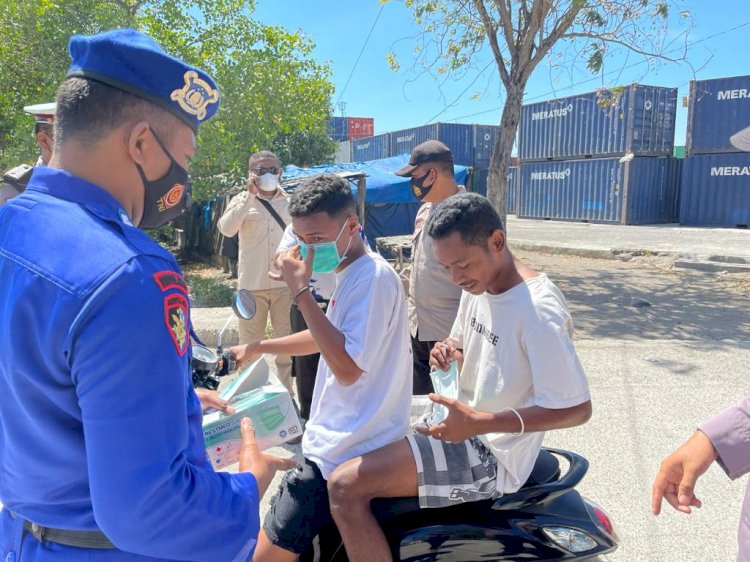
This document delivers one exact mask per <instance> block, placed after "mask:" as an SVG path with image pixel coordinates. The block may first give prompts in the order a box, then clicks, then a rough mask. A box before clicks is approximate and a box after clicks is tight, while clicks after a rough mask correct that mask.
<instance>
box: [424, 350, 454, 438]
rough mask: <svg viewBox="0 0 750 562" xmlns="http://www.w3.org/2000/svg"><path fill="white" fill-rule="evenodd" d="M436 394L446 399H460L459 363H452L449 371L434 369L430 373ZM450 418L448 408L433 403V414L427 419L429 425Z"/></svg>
mask: <svg viewBox="0 0 750 562" xmlns="http://www.w3.org/2000/svg"><path fill="white" fill-rule="evenodd" d="M430 378H431V379H432V386H433V387H434V389H435V394H439V395H441V396H445V397H446V398H458V361H452V362H451V364H450V366H449V367H448V370H447V371H443V370H441V369H432V370H431V371H430ZM447 417H448V408H446V407H445V406H443V405H442V404H435V403H434V402H432V414H431V415H430V416H429V418H427V423H428V424H429V425H434V424H436V423H440V422H441V421H443V420H444V419H445V418H447Z"/></svg>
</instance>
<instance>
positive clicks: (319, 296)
mask: <svg viewBox="0 0 750 562" xmlns="http://www.w3.org/2000/svg"><path fill="white" fill-rule="evenodd" d="M296 245H297V237H296V236H295V235H294V231H293V230H292V225H291V224H288V225H287V226H286V228H285V229H284V236H282V237H281V242H279V247H278V248H276V254H277V255H278V254H279V253H280V252H283V251H285V250H288V249H289V248H294V247H295V246H296ZM310 286H311V287H312V293H313V296H314V297H315V300H317V301H320V300H324V301H327V300H330V299H331V295H332V294H333V290H334V289H335V288H336V274H335V273H313V276H312V277H311V278H310Z"/></svg>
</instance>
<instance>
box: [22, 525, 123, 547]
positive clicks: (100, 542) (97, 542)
mask: <svg viewBox="0 0 750 562" xmlns="http://www.w3.org/2000/svg"><path fill="white" fill-rule="evenodd" d="M23 528H24V529H26V530H27V531H28V532H29V533H31V534H32V535H33V536H34V537H35V538H36V539H37V540H38V541H39V542H42V543H43V542H54V543H57V544H64V545H65V546H75V547H78V548H117V547H116V546H115V545H113V544H112V542H111V541H110V540H109V539H108V538H107V537H106V536H105V535H104V533H102V532H101V531H63V530H61V529H51V528H49V527H42V526H41V525H37V524H36V523H32V522H31V521H26V520H25V519H24V521H23Z"/></svg>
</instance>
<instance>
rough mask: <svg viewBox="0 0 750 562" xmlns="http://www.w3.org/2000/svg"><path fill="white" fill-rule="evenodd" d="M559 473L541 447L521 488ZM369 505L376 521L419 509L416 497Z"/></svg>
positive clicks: (380, 500) (557, 463)
mask: <svg viewBox="0 0 750 562" xmlns="http://www.w3.org/2000/svg"><path fill="white" fill-rule="evenodd" d="M559 475H560V461H559V460H558V458H557V457H556V456H555V455H553V454H552V453H550V452H549V451H546V450H544V449H542V450H541V451H540V452H539V456H538V457H537V459H536V462H535V463H534V468H533V469H532V470H531V474H530V475H529V478H528V480H526V483H525V484H524V485H523V486H521V489H523V488H530V487H532V486H539V485H540V484H546V483H548V482H552V481H553V480H555V479H557V478H558V477H559ZM492 502H493V500H484V501H481V502H473V503H475V504H479V503H486V504H487V505H488V506H490V505H492ZM370 507H371V509H372V513H373V515H374V516H375V518H376V519H377V520H378V521H387V520H389V519H393V518H394V517H398V516H400V515H405V514H407V513H411V512H414V511H418V510H419V509H420V507H419V498H418V497H411V498H375V499H373V500H372V501H371V502H370ZM443 509H444V508H443Z"/></svg>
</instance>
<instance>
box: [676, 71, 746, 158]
mask: <svg viewBox="0 0 750 562" xmlns="http://www.w3.org/2000/svg"><path fill="white" fill-rule="evenodd" d="M749 126H750V76H734V77H732V78H716V79H714V80H694V81H692V82H690V100H689V103H688V124H687V153H688V154H689V155H692V154H712V153H719V152H739V151H738V150H737V149H736V148H734V147H733V146H732V143H731V142H729V139H730V137H731V136H732V135H734V134H735V133H737V132H739V131H741V130H742V129H744V128H745V127H749Z"/></svg>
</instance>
